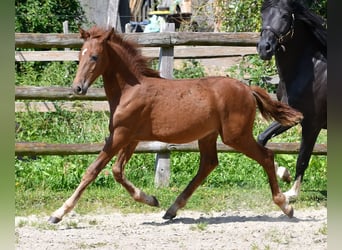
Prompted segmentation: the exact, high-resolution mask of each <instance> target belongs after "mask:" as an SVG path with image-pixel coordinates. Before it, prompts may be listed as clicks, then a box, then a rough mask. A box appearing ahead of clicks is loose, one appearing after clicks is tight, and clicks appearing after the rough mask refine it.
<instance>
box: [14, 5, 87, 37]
mask: <svg viewBox="0 0 342 250" xmlns="http://www.w3.org/2000/svg"><path fill="white" fill-rule="evenodd" d="M66 20H67V21H69V30H70V31H71V32H76V31H77V26H78V25H79V24H80V23H81V22H84V21H85V16H84V12H83V10H82V8H81V6H80V3H79V1H78V0H69V1H62V0H45V1H35V0H15V32H32V33H62V32H63V25H62V23H63V22H64V21H66Z"/></svg>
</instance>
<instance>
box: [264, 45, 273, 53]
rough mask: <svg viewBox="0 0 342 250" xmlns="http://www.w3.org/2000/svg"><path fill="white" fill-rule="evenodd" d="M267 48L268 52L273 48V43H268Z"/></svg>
mask: <svg viewBox="0 0 342 250" xmlns="http://www.w3.org/2000/svg"><path fill="white" fill-rule="evenodd" d="M265 49H266V51H267V52H268V51H270V50H271V49H272V47H271V44H270V43H266V46H265Z"/></svg>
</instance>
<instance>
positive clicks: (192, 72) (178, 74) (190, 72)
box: [173, 59, 205, 79]
mask: <svg viewBox="0 0 342 250" xmlns="http://www.w3.org/2000/svg"><path fill="white" fill-rule="evenodd" d="M173 76H174V78H176V79H184V78H200V77H204V76H205V69H204V67H203V66H202V65H201V64H200V63H199V62H198V61H196V60H194V59H190V60H184V61H183V64H182V67H181V69H175V70H174V71H173Z"/></svg>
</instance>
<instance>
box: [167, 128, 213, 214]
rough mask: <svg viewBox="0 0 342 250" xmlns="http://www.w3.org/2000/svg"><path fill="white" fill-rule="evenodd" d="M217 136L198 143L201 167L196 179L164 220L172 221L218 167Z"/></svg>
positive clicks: (179, 197)
mask: <svg viewBox="0 0 342 250" xmlns="http://www.w3.org/2000/svg"><path fill="white" fill-rule="evenodd" d="M217 136H218V135H217V134H211V135H209V136H207V137H205V138H203V139H201V140H199V141H198V146H199V151H200V166H199V169H198V171H197V174H196V175H195V177H194V178H193V179H192V180H191V182H190V183H189V184H188V186H187V187H186V188H185V189H184V191H183V192H182V193H181V194H180V195H179V196H178V197H177V199H176V200H175V202H174V203H173V204H172V206H171V207H170V208H169V209H168V210H167V211H166V213H165V215H164V216H163V218H164V219H169V220H170V219H172V218H174V217H175V216H176V214H177V211H178V210H179V209H180V208H182V207H184V206H185V205H186V203H187V201H188V199H189V198H190V196H191V195H192V194H193V193H194V192H195V190H196V189H197V187H198V186H199V185H200V184H201V183H202V181H203V180H204V179H205V178H206V177H207V176H208V175H209V174H210V173H211V171H212V170H213V169H214V168H215V167H216V166H217V165H218V159H217V150H216V140H217Z"/></svg>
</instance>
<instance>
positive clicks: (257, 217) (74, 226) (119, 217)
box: [15, 208, 327, 250]
mask: <svg viewBox="0 0 342 250" xmlns="http://www.w3.org/2000/svg"><path fill="white" fill-rule="evenodd" d="M162 216H163V213H148V214H126V215H124V214H120V213H112V214H91V215H78V214H72V215H69V216H67V217H66V218H64V220H63V221H62V222H61V223H60V224H58V225H50V224H48V223H47V222H46V220H47V217H46V216H29V217H16V218H15V223H16V226H15V234H16V249H30V250H32V249H35V250H40V249H49V250H51V249H56V250H57V249H58V250H60V249H64V250H67V249H134V250H142V249H158V250H159V249H160V250H161V249H172V250H174V249H196V250H199V249H239V250H240V249H277V250H278V249H310V250H314V249H317V250H318V249H319V250H322V249H327V209H326V208H321V209H317V210H314V209H306V210H296V211H295V217H294V218H292V219H289V218H287V217H286V216H284V215H282V214H281V212H280V211H274V212H270V213H267V214H258V213H255V212H251V211H227V212H214V213H210V214H205V213H200V212H191V211H187V210H183V211H180V212H179V214H178V217H176V218H175V219H174V220H173V221H165V220H163V219H162Z"/></svg>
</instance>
